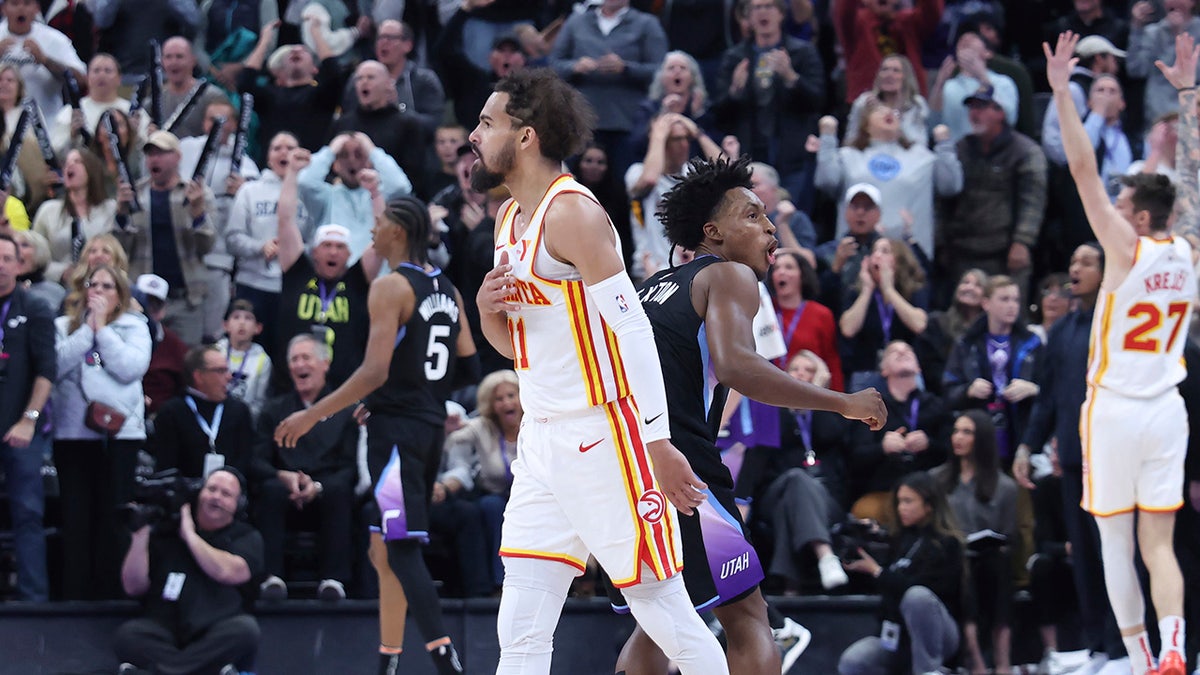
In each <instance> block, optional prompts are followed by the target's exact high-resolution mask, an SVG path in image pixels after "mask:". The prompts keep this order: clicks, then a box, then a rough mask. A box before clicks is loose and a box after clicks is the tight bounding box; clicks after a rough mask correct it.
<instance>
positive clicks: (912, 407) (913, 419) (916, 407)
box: [907, 396, 921, 432]
mask: <svg viewBox="0 0 1200 675" xmlns="http://www.w3.org/2000/svg"><path fill="white" fill-rule="evenodd" d="M920 411H921V399H919V398H917V397H916V396H913V400H912V403H909V404H908V420H907V421H908V430H909V431H910V432H912V431H916V429H917V413H918V412H920Z"/></svg>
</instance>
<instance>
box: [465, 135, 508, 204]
mask: <svg viewBox="0 0 1200 675" xmlns="http://www.w3.org/2000/svg"><path fill="white" fill-rule="evenodd" d="M516 159H517V149H516V147H515V146H514V144H512V143H509V144H508V145H506V146H504V148H502V149H501V150H500V155H499V156H498V157H497V158H496V168H495V169H489V168H488V166H487V164H485V163H484V161H483V157H479V160H478V161H476V162H475V163H474V164H472V165H471V189H472V190H474V191H475V192H480V193H482V192H487V191H488V190H491V189H493V188H498V187H500V186H501V185H503V184H504V179H505V177H506V176H507V175H508V173H509V172H511V171H512V170H513V166H514V165H515V164H516Z"/></svg>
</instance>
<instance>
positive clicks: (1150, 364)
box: [1087, 237, 1196, 398]
mask: <svg viewBox="0 0 1200 675" xmlns="http://www.w3.org/2000/svg"><path fill="white" fill-rule="evenodd" d="M1195 297H1196V279H1195V272H1194V269H1193V267H1192V247H1191V245H1190V244H1188V242H1187V240H1185V239H1184V238H1183V237H1171V238H1169V239H1154V238H1151V237H1139V238H1138V243H1137V249H1136V250H1135V252H1134V256H1133V266H1132V267H1131V268H1130V270H1129V275H1128V276H1127V277H1125V280H1124V281H1122V282H1121V284H1120V285H1119V286H1118V287H1117V288H1116V289H1113V290H1106V289H1104V288H1101V290H1100V297H1099V298H1098V299H1097V302H1096V318H1095V320H1094V321H1092V337H1091V346H1090V349H1089V354H1088V378H1087V381H1088V384H1089V385H1090V386H1092V387H1098V388H1100V389H1103V390H1108V391H1112V392H1113V393H1116V394H1120V395H1122V396H1126V397H1129V398H1154V397H1157V396H1159V395H1161V394H1164V393H1166V392H1168V391H1170V390H1172V389H1174V388H1175V386H1176V385H1178V384H1179V383H1180V382H1182V381H1183V378H1184V377H1185V376H1186V375H1187V371H1186V369H1185V368H1184V365H1183V347H1184V341H1185V340H1187V334H1188V324H1189V323H1190V321H1191V316H1192V305H1193V302H1194V299H1195Z"/></svg>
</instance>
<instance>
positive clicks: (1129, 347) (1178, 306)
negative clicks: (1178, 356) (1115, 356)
mask: <svg viewBox="0 0 1200 675" xmlns="http://www.w3.org/2000/svg"><path fill="white" fill-rule="evenodd" d="M1187 315H1188V303H1186V302H1172V303H1171V304H1170V305H1167V318H1168V319H1174V320H1175V325H1174V326H1172V328H1171V334H1170V335H1169V336H1168V337H1167V347H1166V349H1165V350H1164V349H1161V347H1162V343H1161V342H1160V341H1159V339H1158V338H1157V337H1155V336H1154V333H1156V332H1157V331H1158V329H1159V328H1161V327H1162V323H1163V313H1162V310H1161V309H1159V308H1158V305H1156V304H1154V303H1152V302H1139V303H1137V304H1136V305H1134V306H1133V307H1130V308H1129V314H1128V316H1129V318H1130V319H1131V320H1133V321H1138V320H1140V321H1141V323H1139V324H1138V325H1136V326H1134V327H1133V329H1131V330H1130V331H1129V332H1128V333H1126V334H1125V343H1124V347H1125V350H1126V351H1131V352H1150V353H1153V354H1158V353H1160V352H1164V351H1165V352H1170V351H1171V347H1173V346H1174V345H1175V339H1176V338H1177V337H1179V331H1180V329H1182V328H1183V321H1184V319H1186V318H1187Z"/></svg>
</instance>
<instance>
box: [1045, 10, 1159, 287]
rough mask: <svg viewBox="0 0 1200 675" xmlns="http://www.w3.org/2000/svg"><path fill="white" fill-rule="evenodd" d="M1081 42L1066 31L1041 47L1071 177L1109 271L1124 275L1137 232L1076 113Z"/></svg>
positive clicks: (1131, 260)
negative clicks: (1109, 187)
mask: <svg viewBox="0 0 1200 675" xmlns="http://www.w3.org/2000/svg"><path fill="white" fill-rule="evenodd" d="M1078 42H1079V36H1078V35H1076V34H1075V33H1072V32H1071V31H1066V32H1064V33H1062V34H1060V35H1059V36H1058V43H1057V46H1056V48H1055V49H1054V50H1051V49H1050V45H1049V44H1047V43H1042V50H1043V51H1044V52H1045V54H1046V79H1048V80H1049V81H1050V88H1051V89H1052V90H1053V91H1054V105H1055V107H1056V109H1057V110H1058V119H1059V124H1060V126H1061V129H1062V141H1063V151H1064V153H1065V154H1066V156H1067V165H1068V166H1069V167H1070V169H1071V177H1072V178H1074V179H1075V187H1076V188H1077V190H1078V191H1079V199H1080V201H1082V202H1083V210H1084V212H1085V213H1086V214H1087V218H1088V222H1089V223H1091V225H1092V231H1093V232H1095V234H1096V238H1097V239H1098V240H1100V245H1101V246H1102V247H1103V248H1104V253H1105V256H1106V257H1107V259H1108V271H1112V272H1114V273H1115V274H1116V275H1118V276H1121V275H1122V273H1123V272H1124V271H1127V270H1128V269H1129V267H1130V265H1131V264H1132V262H1133V252H1134V245H1135V243H1136V242H1137V233H1136V232H1134V229H1133V225H1132V224H1131V223H1129V222H1128V221H1126V220H1125V219H1124V218H1122V217H1121V214H1120V213H1118V212H1117V210H1116V208H1115V207H1113V205H1112V203H1111V202H1110V201H1109V200H1108V192H1107V191H1106V190H1105V189H1104V181H1102V180H1101V179H1100V171H1099V167H1097V165H1096V151H1095V150H1094V149H1093V147H1092V143H1091V141H1090V140H1089V139H1088V135H1087V132H1086V131H1085V130H1084V128H1083V121H1082V120H1080V119H1079V116H1078V115H1076V114H1075V101H1074V100H1073V99H1072V98H1071V89H1070V86H1069V85H1070V77H1071V69H1072V68H1074V67H1075V64H1076V63H1078V62H1079V59H1077V58H1072V56H1071V54H1072V53H1074V51H1075V45H1076V43H1078Z"/></svg>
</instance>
